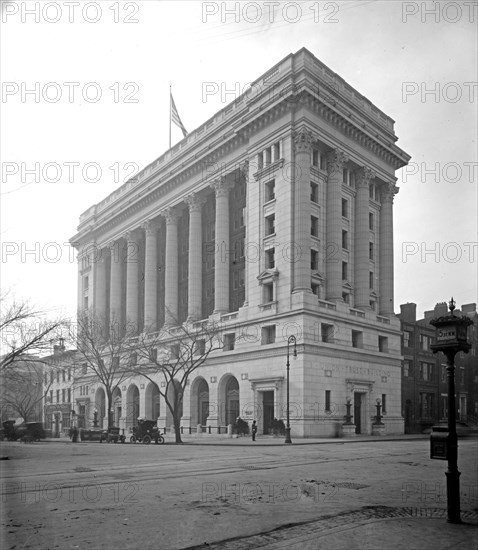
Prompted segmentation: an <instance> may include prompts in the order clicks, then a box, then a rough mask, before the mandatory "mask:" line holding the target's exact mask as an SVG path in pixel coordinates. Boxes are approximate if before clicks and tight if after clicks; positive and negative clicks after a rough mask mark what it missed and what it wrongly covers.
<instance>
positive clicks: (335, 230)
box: [325, 149, 348, 300]
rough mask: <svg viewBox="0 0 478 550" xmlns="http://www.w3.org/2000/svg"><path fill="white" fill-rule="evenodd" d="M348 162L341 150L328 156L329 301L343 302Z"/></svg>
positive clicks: (326, 248)
mask: <svg viewBox="0 0 478 550" xmlns="http://www.w3.org/2000/svg"><path fill="white" fill-rule="evenodd" d="M347 160H348V158H347V156H346V155H345V153H344V152H343V151H341V150H340V149H335V150H334V151H331V152H330V153H329V154H328V155H327V171H328V177H327V206H326V218H327V222H326V246H325V256H326V260H325V262H326V274H327V280H326V285H327V300H342V286H343V285H342V170H343V165H344V163H345V162H347Z"/></svg>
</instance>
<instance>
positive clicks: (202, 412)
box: [190, 377, 209, 426]
mask: <svg viewBox="0 0 478 550" xmlns="http://www.w3.org/2000/svg"><path fill="white" fill-rule="evenodd" d="M190 410H191V425H192V426H197V425H198V424H200V425H201V426H206V424H207V418H208V416H209V385H208V383H207V382H206V380H204V378H202V377H198V378H196V380H194V382H193V384H192V388H191V409H190Z"/></svg>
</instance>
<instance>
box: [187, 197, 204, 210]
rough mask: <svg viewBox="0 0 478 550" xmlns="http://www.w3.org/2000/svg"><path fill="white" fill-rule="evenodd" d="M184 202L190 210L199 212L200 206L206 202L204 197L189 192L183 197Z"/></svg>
mask: <svg viewBox="0 0 478 550" xmlns="http://www.w3.org/2000/svg"><path fill="white" fill-rule="evenodd" d="M184 202H185V203H186V204H187V205H188V206H189V211H190V212H201V208H202V207H203V205H204V204H205V203H206V197H203V196H201V195H198V194H197V193H191V194H190V195H188V196H187V197H185V198H184Z"/></svg>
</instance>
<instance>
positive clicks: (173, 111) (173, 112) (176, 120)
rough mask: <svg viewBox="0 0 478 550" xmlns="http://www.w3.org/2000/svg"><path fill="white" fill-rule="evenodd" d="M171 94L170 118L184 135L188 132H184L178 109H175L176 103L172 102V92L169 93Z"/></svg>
mask: <svg viewBox="0 0 478 550" xmlns="http://www.w3.org/2000/svg"><path fill="white" fill-rule="evenodd" d="M170 96H171V120H172V121H173V122H174V124H176V126H179V127H180V128H181V130H182V132H183V136H184V137H186V136H187V135H188V133H187V132H186V128H185V127H184V124H183V123H182V122H181V119H180V118H179V114H178V110H177V109H176V105H175V103H174V99H173V94H171V93H170Z"/></svg>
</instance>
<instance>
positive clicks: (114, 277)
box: [109, 240, 123, 328]
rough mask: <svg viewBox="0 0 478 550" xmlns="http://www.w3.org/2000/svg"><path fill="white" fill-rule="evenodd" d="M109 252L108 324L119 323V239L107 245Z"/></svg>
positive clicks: (120, 264) (121, 255) (120, 265)
mask: <svg viewBox="0 0 478 550" xmlns="http://www.w3.org/2000/svg"><path fill="white" fill-rule="evenodd" d="M109 248H110V252H111V272H110V326H111V325H117V328H118V327H119V326H120V325H121V322H122V319H121V283H122V277H123V274H122V273H123V269H122V268H123V265H122V264H123V250H122V247H121V241H120V240H116V241H113V242H111V243H110V245H109Z"/></svg>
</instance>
